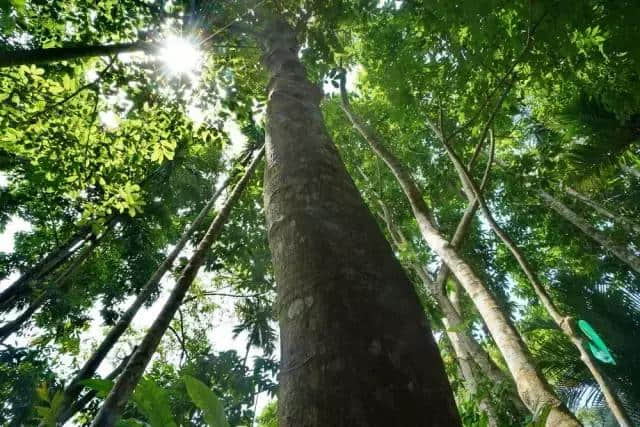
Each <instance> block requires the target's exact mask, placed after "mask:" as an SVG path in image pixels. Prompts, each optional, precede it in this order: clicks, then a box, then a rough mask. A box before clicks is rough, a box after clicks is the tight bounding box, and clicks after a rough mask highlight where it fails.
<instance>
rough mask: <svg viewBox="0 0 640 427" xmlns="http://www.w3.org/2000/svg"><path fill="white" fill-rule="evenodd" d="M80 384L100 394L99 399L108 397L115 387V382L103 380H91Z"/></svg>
mask: <svg viewBox="0 0 640 427" xmlns="http://www.w3.org/2000/svg"><path fill="white" fill-rule="evenodd" d="M80 384H82V385H83V386H85V387H87V388H90V389H91V390H95V391H97V392H98V397H106V396H107V394H109V392H110V391H111V388H112V387H113V381H111V380H105V379H102V378H89V379H86V380H83V381H80Z"/></svg>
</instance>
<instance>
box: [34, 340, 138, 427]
mask: <svg viewBox="0 0 640 427" xmlns="http://www.w3.org/2000/svg"><path fill="white" fill-rule="evenodd" d="M135 351H136V348H134V349H133V351H132V352H131V353H130V354H129V355H128V356H127V357H125V358H124V359H122V360H121V361H120V363H119V364H118V366H116V368H115V369H114V370H113V371H111V372H110V373H109V375H107V376H106V377H105V378H104V379H105V380H115V379H116V378H117V377H118V375H120V373H121V372H122V371H124V368H125V366H127V363H128V362H129V359H130V358H131V355H132V354H133V353H134V352H135ZM97 394H98V392H97V391H96V390H89V391H88V392H87V393H85V394H84V395H83V396H82V397H80V398H79V399H78V400H76V401H74V402H73V404H72V405H71V406H69V407H68V408H65V409H63V410H62V414H61V415H60V418H59V419H58V423H59V424H60V425H64V423H66V422H67V421H69V420H70V419H71V418H72V417H73V416H74V415H75V414H77V413H78V412H80V411H82V410H83V409H84V408H85V406H87V404H88V403H89V402H91V400H92V399H93V398H95V397H96V396H97ZM40 427H48V426H46V425H45V424H44V423H40Z"/></svg>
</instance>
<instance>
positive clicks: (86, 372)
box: [63, 156, 250, 408]
mask: <svg viewBox="0 0 640 427" xmlns="http://www.w3.org/2000/svg"><path fill="white" fill-rule="evenodd" d="M249 159H250V156H247V158H246V159H245V160H249ZM241 164H245V162H244V161H243V162H241ZM229 179H230V178H227V179H226V180H225V181H224V182H223V184H222V185H221V186H220V188H219V189H218V190H217V191H216V192H215V193H214V195H213V196H212V197H211V199H210V200H209V201H208V202H207V204H206V205H205V206H204V207H203V208H202V209H201V210H200V212H199V213H198V215H197V216H196V218H195V219H194V220H193V222H192V223H191V225H190V226H189V227H188V228H187V229H186V230H185V231H184V232H183V234H182V236H181V237H180V240H178V242H176V244H175V246H174V247H173V249H172V250H171V252H169V254H168V255H167V256H166V258H165V259H164V260H163V261H162V263H161V264H160V265H159V266H158V267H157V268H156V270H155V271H154V272H153V274H152V275H151V277H149V279H148V280H147V282H146V283H145V285H144V286H143V287H142V290H141V291H140V293H139V294H138V295H137V296H136V299H135V300H134V301H133V302H132V303H131V305H130V306H129V307H128V308H127V310H126V311H125V312H124V313H122V315H121V316H120V318H119V319H118V322H117V323H116V324H115V325H114V326H113V327H112V328H111V329H110V330H109V333H107V335H106V336H105V338H104V339H103V340H102V342H101V343H100V345H99V346H98V348H96V349H95V351H94V352H93V353H92V354H91V357H89V359H88V360H87V361H86V362H85V363H84V365H83V366H82V368H80V369H79V370H78V372H76V374H75V376H74V377H73V378H72V379H71V381H70V382H69V384H68V385H67V387H66V388H65V390H64V403H63V406H64V407H65V408H66V407H68V406H69V405H70V404H72V403H73V402H74V401H75V400H76V399H77V398H78V395H79V394H80V392H81V391H82V389H83V387H84V386H83V385H82V384H80V382H81V381H83V380H85V379H87V378H91V377H92V376H93V375H94V374H95V373H96V370H97V369H98V367H99V366H100V364H101V363H102V361H103V360H104V359H105V357H107V354H108V353H109V351H111V349H112V348H113V346H114V345H115V344H116V343H117V342H118V340H119V339H120V337H121V336H122V334H124V333H125V332H126V330H127V329H128V328H129V325H130V324H131V322H132V321H133V318H134V317H135V315H136V314H137V313H138V311H139V310H140V308H141V307H142V305H143V304H144V303H145V302H146V301H147V300H148V299H149V296H150V295H151V294H152V293H153V292H155V291H156V289H157V288H158V284H159V283H160V280H162V277H164V275H165V273H166V272H167V271H168V270H169V269H171V266H172V265H173V263H174V262H175V260H176V258H177V257H178V255H180V252H182V249H184V247H185V246H186V244H187V242H188V241H189V239H190V238H191V236H192V235H193V233H194V231H196V230H197V229H199V228H200V227H201V226H202V224H203V223H204V221H205V219H206V217H207V214H208V213H209V212H210V211H211V209H213V207H214V205H215V203H216V200H218V198H219V197H220V195H221V194H222V192H223V191H224V190H225V189H226V188H227V185H228V183H229Z"/></svg>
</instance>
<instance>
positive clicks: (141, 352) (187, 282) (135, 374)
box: [91, 147, 264, 427]
mask: <svg viewBox="0 0 640 427" xmlns="http://www.w3.org/2000/svg"><path fill="white" fill-rule="evenodd" d="M263 154H264V147H262V148H261V149H260V150H259V151H258V153H257V154H256V156H255V158H254V160H253V161H252V162H251V164H250V165H249V167H248V168H247V170H246V172H245V173H244V175H243V176H242V178H241V179H240V180H239V181H238V183H237V184H236V185H235V187H234V189H233V191H232V192H231V194H230V195H229V198H228V199H227V201H226V203H225V204H224V206H223V207H222V209H221V210H220V212H219V213H218V215H216V217H215V219H214V220H213V222H212V223H211V225H210V226H209V228H208V229H207V232H206V233H205V235H204V237H203V238H202V240H201V241H200V243H198V247H197V248H196V250H195V252H194V253H193V255H192V257H191V259H190V260H189V263H188V264H187V266H186V267H185V268H184V270H183V271H182V274H181V275H180V278H179V279H178V281H177V282H176V285H175V286H174V288H173V290H172V291H171V294H170V295H169V299H168V300H167V302H166V303H165V304H164V306H163V307H162V309H161V310H160V313H158V317H156V319H155V321H154V322H153V324H152V325H151V327H150V328H149V330H148V331H147V333H146V335H145V336H144V339H143V340H142V342H141V343H140V345H139V346H138V348H137V349H136V351H135V352H134V353H133V355H132V356H131V359H130V360H129V363H128V364H127V367H126V368H125V370H124V372H123V373H122V375H120V377H119V379H118V381H117V382H116V383H115V385H114V386H113V388H112V389H111V392H110V393H109V395H108V396H107V399H106V400H105V401H104V404H103V405H102V407H101V408H100V411H99V412H98V414H97V415H96V418H95V419H94V420H93V423H92V424H91V425H92V426H93V427H112V426H113V425H115V423H116V421H117V419H118V417H119V416H120V414H121V412H122V409H123V408H124V406H125V404H126V403H127V401H128V400H129V398H130V397H131V394H132V393H133V389H134V388H135V386H136V385H137V384H138V381H140V378H141V377H142V374H143V373H144V370H145V368H146V367H147V364H148V363H149V361H150V360H151V357H152V356H153V354H154V353H155V351H156V349H157V348H158V344H160V340H161V339H162V336H163V335H164V333H165V332H166V330H167V329H168V328H169V324H170V323H171V319H173V316H174V315H175V313H176V311H178V308H180V305H181V304H182V300H183V299H184V296H185V294H186V293H187V291H188V290H189V287H190V286H191V283H193V280H194V279H195V277H196V275H197V274H198V270H200V267H201V266H202V264H203V263H204V260H205V257H206V255H207V252H208V251H209V250H210V249H211V245H212V244H213V242H214V241H215V239H216V238H217V237H218V236H219V234H220V232H221V230H222V226H223V225H224V223H225V222H226V220H227V218H228V217H229V214H230V212H231V208H232V207H233V205H234V204H235V202H236V201H237V200H238V198H240V195H241V194H242V191H243V190H244V188H245V187H246V186H247V183H248V182H249V180H250V179H251V176H252V175H253V171H254V170H255V169H256V167H257V166H258V163H259V162H260V160H261V159H262V155H263Z"/></svg>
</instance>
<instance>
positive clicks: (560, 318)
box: [439, 134, 631, 427]
mask: <svg viewBox="0 0 640 427" xmlns="http://www.w3.org/2000/svg"><path fill="white" fill-rule="evenodd" d="M439 136H440V139H441V140H442V142H443V144H444V145H445V148H446V150H447V153H448V154H449V157H450V158H451V161H452V162H453V164H454V165H455V166H456V170H457V171H458V173H459V175H460V180H461V181H462V182H465V181H466V186H467V187H468V188H470V189H471V194H467V196H468V198H469V201H470V202H473V201H477V202H478V204H479V206H480V210H481V211H482V213H483V216H484V218H485V219H486V221H487V223H488V224H489V226H490V227H491V229H492V230H493V232H494V233H495V234H496V235H497V236H498V237H499V238H500V240H501V241H502V243H503V244H504V245H505V246H506V247H507V249H509V251H510V252H511V254H512V255H513V257H514V258H515V259H516V261H517V262H518V264H519V265H520V268H521V269H522V271H523V272H524V274H525V275H526V276H527V279H528V280H529V283H531V286H532V287H533V290H534V291H535V293H536V295H537V296H538V299H539V300H540V302H541V303H542V305H543V306H544V308H545V310H546V311H547V313H549V315H550V316H551V318H552V319H553V321H554V322H555V323H556V325H557V326H558V327H559V328H560V330H561V331H562V332H564V334H565V335H566V336H567V337H568V338H569V340H570V341H571V342H572V343H573V344H574V345H575V346H576V347H577V349H578V351H579V352H580V356H581V359H582V361H583V362H584V364H585V365H586V366H587V368H588V369H589V371H590V372H591V374H592V375H593V377H594V378H595V379H596V381H597V382H598V385H599V386H600V390H601V391H602V393H603V394H604V396H605V399H606V400H607V404H608V405H609V408H610V409H611V412H612V413H613V414H614V416H615V417H616V420H617V421H618V423H619V424H620V425H621V426H623V427H627V426H631V422H630V421H629V417H628V416H627V414H626V411H625V409H624V406H623V405H622V402H621V401H620V400H619V399H618V397H617V396H616V394H615V392H614V391H613V389H612V387H611V385H610V384H609V383H608V381H606V380H605V378H604V375H603V374H602V372H600V370H599V368H598V366H597V365H596V363H595V360H594V359H593V358H592V357H591V355H590V354H589V352H588V351H587V350H586V346H585V343H584V340H583V339H582V338H581V336H580V334H579V333H578V331H577V329H576V328H575V325H574V320H573V319H572V318H571V317H565V316H564V315H563V314H562V313H561V312H560V311H559V310H558V308H557V307H556V306H555V304H554V302H553V300H552V299H551V297H550V295H549V294H548V293H547V291H546V289H545V288H544V286H543V285H542V282H540V279H539V278H538V275H537V273H536V272H535V270H534V269H533V267H532V266H531V264H529V261H528V260H527V258H526V256H525V254H524V252H523V251H522V250H521V249H520V248H519V247H518V245H517V244H516V243H515V242H514V241H513V240H512V239H511V237H510V236H509V235H508V234H507V233H506V232H505V231H504V230H503V229H502V228H501V227H500V226H499V225H498V223H497V222H496V220H495V218H494V217H493V215H492V214H491V211H490V210H489V207H488V206H487V204H486V202H485V200H484V198H483V196H482V191H481V190H480V189H479V188H478V186H477V185H476V184H475V183H474V182H473V179H472V178H471V176H470V175H469V173H468V171H467V170H466V169H465V168H464V165H463V164H462V162H461V161H460V158H459V157H458V156H457V154H456V153H455V152H454V150H453V149H452V148H451V146H450V145H449V144H448V142H447V141H446V139H445V138H444V137H443V135H442V134H440V135H439Z"/></svg>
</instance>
